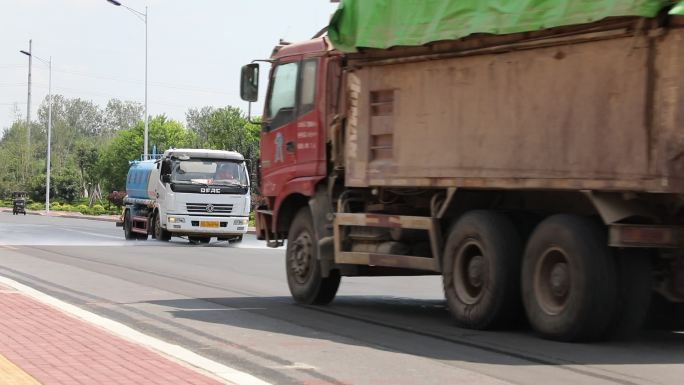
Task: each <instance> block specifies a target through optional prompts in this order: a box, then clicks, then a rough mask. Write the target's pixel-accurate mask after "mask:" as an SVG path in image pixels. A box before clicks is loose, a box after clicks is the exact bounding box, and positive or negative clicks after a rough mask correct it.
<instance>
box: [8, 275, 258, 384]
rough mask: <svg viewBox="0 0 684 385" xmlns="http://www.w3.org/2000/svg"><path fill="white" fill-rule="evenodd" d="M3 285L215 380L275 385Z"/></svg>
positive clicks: (27, 289) (39, 294) (15, 284)
mask: <svg viewBox="0 0 684 385" xmlns="http://www.w3.org/2000/svg"><path fill="white" fill-rule="evenodd" d="M0 284H2V285H5V286H9V287H12V288H14V289H16V290H17V291H19V292H21V293H23V294H25V295H28V296H29V297H31V298H34V299H36V300H38V301H40V302H43V303H45V304H48V305H50V306H53V307H55V308H57V309H59V310H61V311H63V312H65V313H67V314H69V315H71V316H73V317H76V318H78V319H81V320H84V321H86V322H89V323H91V324H93V325H96V326H99V327H101V328H103V329H105V330H107V331H109V332H110V333H112V334H114V335H117V336H119V337H122V338H125V339H127V340H129V341H132V342H134V343H137V344H139V345H143V346H146V347H148V348H150V349H152V350H156V351H158V352H160V353H163V354H165V355H167V356H170V357H172V358H175V359H177V360H179V361H182V362H184V363H186V364H188V365H191V366H194V367H196V368H198V369H201V370H203V371H206V372H208V373H211V374H213V375H214V376H216V377H218V378H220V379H223V380H225V381H227V382H229V383H231V384H235V385H271V384H270V383H268V382H266V381H263V380H261V379H259V378H257V377H254V376H252V375H251V374H248V373H245V372H242V371H239V370H237V369H233V368H231V367H229V366H226V365H224V364H221V363H218V362H216V361H213V360H210V359H208V358H206V357H203V356H200V355H199V354H197V353H194V352H192V351H190V350H188V349H185V348H183V347H181V346H178V345H174V344H171V343H168V342H166V341H162V340H160V339H158V338H155V337H152V336H149V335H147V334H144V333H142V332H139V331H137V330H135V329H133V328H131V327H129V326H126V325H124V324H122V323H120V322H117V321H114V320H111V319H109V318H105V317H102V316H100V315H97V314H95V313H91V312H89V311H87V310H84V309H81V308H80V307H78V306H75V305H72V304H69V303H66V302H64V301H61V300H59V299H57V298H55V297H52V296H49V295H47V294H45V293H42V292H40V291H38V290H36V289H33V288H31V287H29V286H26V285H24V284H21V283H19V282H16V281H14V280H12V279H10V278H7V277H3V276H0Z"/></svg>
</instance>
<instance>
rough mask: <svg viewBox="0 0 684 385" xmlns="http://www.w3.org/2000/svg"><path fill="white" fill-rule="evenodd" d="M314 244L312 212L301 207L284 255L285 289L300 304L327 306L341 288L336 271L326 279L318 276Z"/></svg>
mask: <svg viewBox="0 0 684 385" xmlns="http://www.w3.org/2000/svg"><path fill="white" fill-rule="evenodd" d="M316 243H317V239H316V234H315V232H314V229H313V219H312V218H311V212H310V211H309V208H308V207H304V208H302V209H300V210H299V212H298V213H297V215H296V216H295V218H294V220H293V221H292V224H291V225H290V231H289V234H288V237H287V250H286V253H285V270H286V272H287V286H288V287H289V288H290V294H292V298H293V299H294V300H295V301H296V302H297V303H300V304H305V305H325V304H328V303H330V302H331V301H332V300H333V299H334V298H335V294H337V289H338V288H339V286H340V274H339V272H337V271H336V270H335V271H331V272H330V275H329V276H328V277H327V278H323V276H322V275H321V263H320V261H319V259H318V248H317V247H316Z"/></svg>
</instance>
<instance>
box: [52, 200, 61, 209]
mask: <svg viewBox="0 0 684 385" xmlns="http://www.w3.org/2000/svg"><path fill="white" fill-rule="evenodd" d="M50 210H55V211H59V210H62V205H61V204H60V203H59V202H50Z"/></svg>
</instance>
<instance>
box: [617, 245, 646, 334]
mask: <svg viewBox="0 0 684 385" xmlns="http://www.w3.org/2000/svg"><path fill="white" fill-rule="evenodd" d="M615 264H616V268H617V280H618V303H617V309H616V311H615V315H613V321H612V323H611V326H610V327H609V328H608V336H609V337H610V338H611V339H620V340H621V339H629V338H631V337H633V336H635V335H636V334H637V332H638V331H639V330H640V329H641V328H642V326H643V325H644V323H645V320H646V318H647V316H648V310H649V308H650V305H651V296H652V287H653V276H652V267H651V260H650V258H649V254H648V252H646V251H644V250H639V249H624V250H621V251H620V252H619V253H618V254H617V255H616V260H615Z"/></svg>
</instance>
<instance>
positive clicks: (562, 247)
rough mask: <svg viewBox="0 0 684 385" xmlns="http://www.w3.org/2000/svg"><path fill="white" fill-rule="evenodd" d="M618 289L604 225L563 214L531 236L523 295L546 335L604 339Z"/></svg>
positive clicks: (532, 317) (537, 327)
mask: <svg viewBox="0 0 684 385" xmlns="http://www.w3.org/2000/svg"><path fill="white" fill-rule="evenodd" d="M617 288H618V283H617V277H616V267H615V260H614V257H613V255H612V254H611V251H610V249H609V247H608V245H607V236H606V230H605V229H604V228H603V227H602V226H601V225H600V224H598V223H596V222H594V221H592V220H590V219H588V218H584V217H579V216H576V215H565V214H561V215H554V216H551V217H549V218H547V219H545V220H544V221H542V222H541V223H540V224H539V226H537V228H536V229H535V231H534V232H533V233H532V236H531V237H530V240H529V242H528V244H527V247H526V249H525V254H524V256H523V268H522V295H523V303H524V305H525V310H526V313H527V317H528V319H529V321H530V324H531V325H532V327H533V328H534V329H535V330H536V331H537V333H539V334H540V335H541V336H542V337H544V338H548V339H552V340H558V341H567V342H575V341H591V340H597V339H601V338H603V337H605V334H606V331H607V329H608V326H609V324H610V323H611V321H612V320H613V317H614V315H615V314H616V307H617V306H616V305H617V298H618V290H617Z"/></svg>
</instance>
